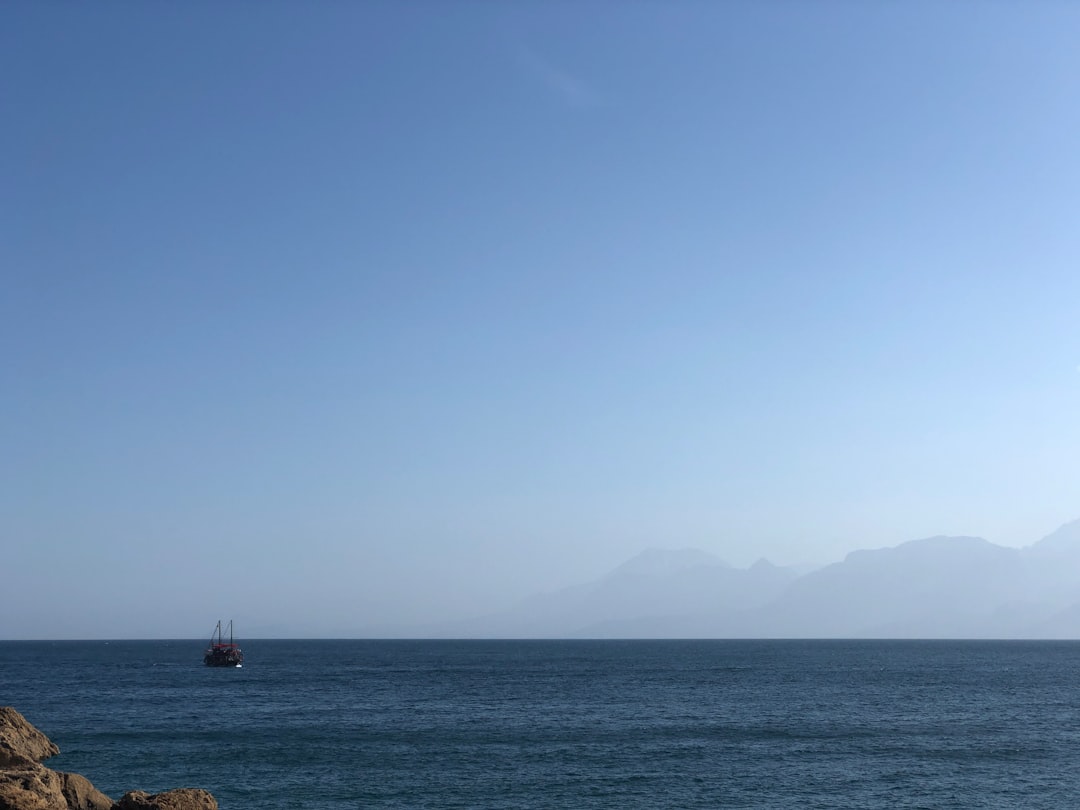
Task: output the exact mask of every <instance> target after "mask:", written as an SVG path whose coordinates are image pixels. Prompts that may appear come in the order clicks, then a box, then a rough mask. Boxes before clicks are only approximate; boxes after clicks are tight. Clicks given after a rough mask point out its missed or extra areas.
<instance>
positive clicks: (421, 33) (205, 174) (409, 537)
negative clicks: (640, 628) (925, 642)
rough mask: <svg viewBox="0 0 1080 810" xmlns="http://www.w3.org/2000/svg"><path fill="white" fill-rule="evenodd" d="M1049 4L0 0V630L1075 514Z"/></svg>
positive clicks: (1067, 258) (1077, 388)
mask: <svg viewBox="0 0 1080 810" xmlns="http://www.w3.org/2000/svg"><path fill="white" fill-rule="evenodd" d="M1077 41H1080V5H1077V4H1075V3H1071V2H1031V3H1019V2H1016V3H1010V2H994V1H993V0H991V1H990V2H962V1H958V2H951V3H939V2H904V3H900V2H880V3H862V2H854V0H852V1H851V2H827V1H824V0H823V1H822V2H811V3H801V2H783V1H781V0H777V1H776V2H749V1H748V0H747V2H738V1H737V0H732V1H731V2H705V1H704V0H702V1H701V2H690V1H689V0H687V1H685V2H684V1H681V0H675V1H674V2H659V0H656V1H655V2H647V1H645V0H640V1H637V2H626V3H617V2H614V0H609V2H590V1H589V0H583V1H582V2H569V1H567V2H559V1H558V0H556V2H526V1H525V0H523V1H522V2H514V3H497V2H494V1H493V0H488V1H486V2H466V1H465V0H461V1H460V2H453V3H447V2H443V1H442V0H439V2H404V3H401V2H375V1H373V2H366V3H347V2H334V1H333V0H327V2H320V3H296V2H292V3H280V2H267V3H262V2H260V3H255V2H235V3H225V4H219V3H202V2H194V3H183V4H163V3H153V4H146V3H144V4H138V3H126V2H104V3H94V4H75V3H32V2H15V3H7V4H4V5H3V7H2V8H0V109H2V110H3V119H2V120H3V125H2V126H0V356H2V359H3V363H2V368H3V375H2V385H0V408H2V413H3V419H2V420H0V459H2V461H0V532H2V536H0V548H2V551H0V556H2V559H3V563H2V565H0V570H2V571H3V580H4V592H5V601H6V603H7V604H8V605H9V608H8V609H7V610H4V611H2V612H0V638H119V637H127V636H134V637H139V638H161V637H164V638H177V637H178V638H193V637H199V636H202V635H205V636H207V637H209V634H210V631H211V630H212V629H213V627H214V624H215V622H216V621H217V619H218V618H224V619H229V618H233V619H234V620H235V621H236V627H237V632H238V633H240V634H243V633H244V632H245V631H247V632H248V633H249V634H256V633H262V634H265V635H271V636H272V635H297V634H305V635H308V634H310V635H330V636H333V635H345V634H351V633H352V632H354V631H355V628H357V627H363V626H366V625H369V624H378V623H402V624H407V623H410V622H424V621H430V620H432V619H434V618H450V617H458V616H466V615H470V614H472V613H475V612H482V611H486V610H489V609H492V608H496V607H501V606H505V605H508V604H511V603H512V602H513V601H514V600H515V599H517V598H519V597H523V596H526V595H529V594H532V593H535V592H541V591H549V590H552V589H557V588H560V587H563V586H566V585H571V584H575V583H579V582H585V581H588V580H591V579H594V578H597V577H600V576H603V575H604V574H605V573H606V572H608V571H610V570H611V569H613V568H614V567H616V566H617V565H619V564H620V563H622V562H624V561H625V560H627V559H629V558H631V557H633V556H634V555H635V554H637V553H639V552H641V551H642V550H644V549H647V548H672V549H678V548H698V549H703V550H706V551H709V552H712V553H714V554H716V555H717V556H719V557H721V558H722V559H724V560H726V561H728V562H730V563H731V564H733V565H738V566H745V565H749V564H751V563H752V562H754V561H755V560H757V559H758V558H761V557H765V558H768V559H769V560H771V561H772V562H774V563H776V564H780V565H789V564H798V565H806V564H825V563H829V562H833V561H836V560H839V559H842V558H843V556H844V555H845V554H846V553H847V552H849V551H853V550H855V549H859V548H879V547H884V546H892V545H896V544H899V543H902V542H905V541H908V540H912V539H916V538H920V537H927V536H932V535H938V534H962V535H976V536H981V537H984V538H986V539H988V540H990V541H992V542H995V543H999V544H1002V545H1008V546H1018V547H1019V546H1024V545H1028V544H1030V543H1033V542H1035V541H1037V540H1038V539H1039V538H1041V537H1043V536H1044V535H1046V534H1049V533H1050V532H1051V531H1053V530H1054V529H1055V528H1057V527H1058V526H1059V525H1061V524H1062V523H1065V522H1067V521H1070V520H1073V519H1075V518H1078V517H1080V498H1078V490H1077V484H1078V482H1080V453H1078V450H1080V419H1078V415H1080V317H1078V316H1080V272H1078V269H1080V227H1078V225H1080V191H1078V190H1080V150H1077V148H1076V136H1077V133H1078V132H1080V50H1078V49H1077V48H1076V47H1075V45H1076V42H1077Z"/></svg>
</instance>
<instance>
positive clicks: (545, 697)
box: [0, 640, 1080, 810]
mask: <svg viewBox="0 0 1080 810" xmlns="http://www.w3.org/2000/svg"><path fill="white" fill-rule="evenodd" d="M203 646H204V642H200V641H114V642H103V641H93V642H0V704H2V705H13V706H15V707H16V708H18V709H19V710H20V711H21V712H22V713H23V714H24V715H25V716H26V717H27V718H28V719H29V720H30V721H31V722H32V723H34V724H35V725H37V726H38V727H39V728H41V729H42V730H43V731H44V732H46V733H47V734H48V735H49V736H50V737H51V738H52V739H53V741H54V742H56V743H57V744H58V745H59V746H60V748H61V755H60V756H58V757H55V758H54V759H52V760H50V761H49V763H48V764H49V765H50V767H53V768H55V769H57V770H65V771H74V772H77V773H82V774H84V775H85V776H87V777H89V778H90V779H91V781H93V782H94V784H95V785H96V786H97V787H98V788H99V789H101V790H103V791H104V792H105V793H107V794H109V795H110V796H113V797H114V798H118V797H119V796H120V795H121V794H122V793H124V792H125V791H127V790H130V789H136V788H137V789H144V790H149V791H159V790H166V789H169V788H174V787H184V786H192V787H203V788H206V789H208V790H210V791H211V792H212V793H213V794H214V795H215V796H216V797H217V799H218V802H219V804H220V806H221V807H222V808H223V810H241V809H242V808H243V809H244V810H252V809H253V808H257V809H259V810H263V809H265V810H273V809H275V808H319V809H320V810H338V809H339V808H340V809H342V810H344V808H376V807H379V808H386V807H395V808H486V807H491V808H536V807H566V808H586V807H588V808H593V807H596V808H630V807H640V808H662V807H670V808H694V807H701V808H705V807H707V808H718V807H723V808H734V807H753V808H773V807H775V808H863V809H865V808H884V807H890V808H892V807H911V808H915V807H921V808H942V807H965V808H1009V809H1010V810H1013V809H1014V808H1065V807H1080V644H1076V643H1068V642H1061V643H1054V642H945V641H934V642H916V641H910V642H895V641H887V642H886V641H882V642H874V641H261V640H250V641H247V642H246V643H244V645H243V646H244V650H245V654H246V662H245V665H244V667H243V668H242V669H209V668H206V667H204V666H203V665H202V663H201V655H202V649H203Z"/></svg>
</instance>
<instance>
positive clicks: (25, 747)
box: [0, 706, 60, 768]
mask: <svg viewBox="0 0 1080 810" xmlns="http://www.w3.org/2000/svg"><path fill="white" fill-rule="evenodd" d="M59 753H60V749H59V748H57V747H56V745H55V744H53V742H52V740H50V739H49V738H48V737H46V736H45V735H44V734H42V733H41V732H40V731H38V730H37V729H36V728H34V727H33V726H32V725H30V724H29V723H28V722H27V721H26V718H25V717H23V716H22V715H21V714H19V713H18V712H17V711H16V710H15V709H13V708H12V707H11V706H0V768H20V767H24V766H26V765H36V764H37V763H39V762H41V760H43V759H48V758H49V757H53V756H56V755H57V754H59Z"/></svg>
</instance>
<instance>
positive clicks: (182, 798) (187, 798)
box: [113, 788, 218, 810]
mask: <svg viewBox="0 0 1080 810" xmlns="http://www.w3.org/2000/svg"><path fill="white" fill-rule="evenodd" d="M113 810H218V806H217V801H216V800H215V799H214V797H213V796H211V795H210V794H209V793H207V792H206V791H205V790H199V789H198V788H180V789H178V790H169V791H166V792H165V793H155V794H153V795H151V794H149V793H145V792H144V791H141V790H133V791H131V792H130V793H125V794H124V795H123V796H122V797H120V801H118V802H117V803H116V806H115V807H114V808H113Z"/></svg>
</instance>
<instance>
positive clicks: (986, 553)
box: [414, 520, 1080, 639]
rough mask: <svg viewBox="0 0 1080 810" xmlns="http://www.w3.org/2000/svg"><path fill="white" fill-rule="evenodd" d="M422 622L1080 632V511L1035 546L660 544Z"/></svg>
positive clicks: (594, 634)
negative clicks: (703, 547) (586, 576)
mask: <svg viewBox="0 0 1080 810" xmlns="http://www.w3.org/2000/svg"><path fill="white" fill-rule="evenodd" d="M1069 562H1074V563H1076V564H1075V565H1069V564H1066V563H1069ZM414 632H415V635H414V637H420V636H424V637H443V638H446V637H457V638H469V637H475V638H668V637H670V638H688V637H692V638H1032V639H1039V638H1074V637H1080V520H1075V521H1072V522H1070V523H1066V524H1063V525H1062V526H1061V527H1059V528H1058V529H1057V530H1055V531H1054V532H1052V533H1050V534H1048V535H1046V536H1045V537H1043V538H1042V539H1040V540H1039V541H1037V542H1035V543H1033V544H1031V545H1030V546H1026V547H1024V548H1011V547H1006V546H1000V545H997V544H994V543H991V542H990V541H988V540H986V539H984V538H981V537H973V536H965V535H936V536H932V537H925V538H920V539H916V540H909V541H907V542H904V543H900V544H898V545H896V546H889V547H884V548H874V549H856V550H854V551H852V552H849V553H848V554H847V555H846V556H845V557H844V559H843V560H841V561H840V562H836V563H832V564H830V565H826V566H823V567H820V568H816V569H813V570H811V571H809V572H805V571H804V570H803V569H796V568H793V567H782V566H776V565H773V564H772V563H770V562H769V561H768V560H765V559H761V560H758V561H757V562H755V563H754V564H753V565H751V566H749V567H747V568H736V567H733V566H731V565H729V564H728V563H726V562H724V561H723V560H721V559H720V558H719V557H716V556H715V555H712V554H710V553H708V552H705V551H700V550H697V549H676V550H664V549H658V548H650V549H646V550H645V551H643V552H641V553H640V554H638V555H635V556H634V557H632V558H630V559H629V560H626V561H625V562H623V563H622V564H620V565H618V566H616V567H615V568H614V569H612V570H611V571H610V572H609V573H608V574H606V575H604V576H602V577H600V578H599V579H596V580H593V581H591V582H587V583H581V584H578V585H571V586H569V587H566V588H562V589H559V590H557V591H553V592H549V593H543V594H534V595H533V596H531V597H528V598H527V599H524V600H522V601H521V602H519V603H518V604H517V605H514V606H512V607H510V608H508V609H507V610H503V611H499V612H494V613H490V614H488V615H486V616H480V617H477V618H475V619H470V620H466V621H458V622H453V623H443V624H440V625H429V626H427V627H424V628H414Z"/></svg>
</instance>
